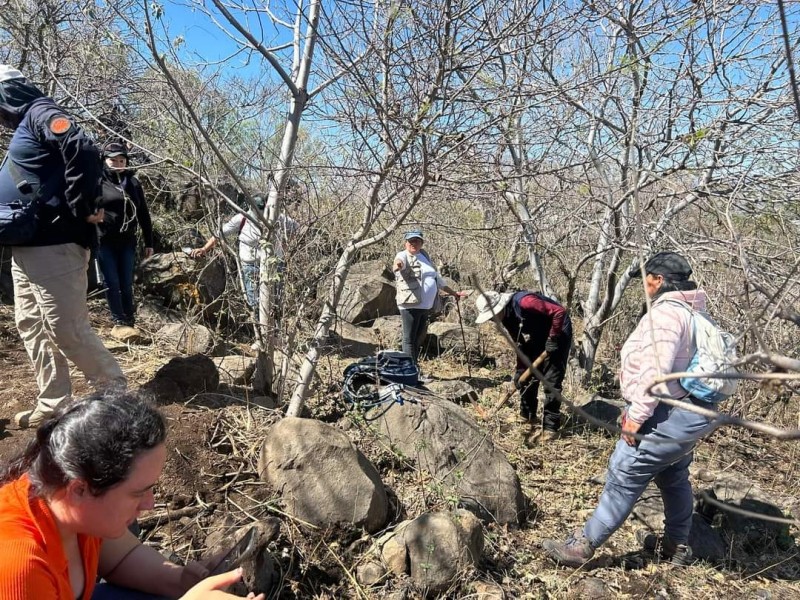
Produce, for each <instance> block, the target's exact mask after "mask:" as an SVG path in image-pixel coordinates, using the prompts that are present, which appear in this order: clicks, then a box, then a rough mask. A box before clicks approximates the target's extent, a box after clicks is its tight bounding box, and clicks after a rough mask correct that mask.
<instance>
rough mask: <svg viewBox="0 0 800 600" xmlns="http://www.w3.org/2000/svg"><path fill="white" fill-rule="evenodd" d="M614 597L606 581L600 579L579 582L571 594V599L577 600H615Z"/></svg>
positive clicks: (588, 578) (587, 578)
mask: <svg viewBox="0 0 800 600" xmlns="http://www.w3.org/2000/svg"><path fill="white" fill-rule="evenodd" d="M613 597H614V595H613V594H612V593H611V590H609V589H608V586H607V585H606V583H605V581H603V580H602V579H600V578H599V577H586V578H584V579H581V580H580V581H578V582H577V583H576V584H575V585H574V586H572V589H571V590H570V592H569V598H574V599H575V600H578V599H580V600H603V599H604V598H613Z"/></svg>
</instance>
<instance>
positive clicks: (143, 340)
mask: <svg viewBox="0 0 800 600" xmlns="http://www.w3.org/2000/svg"><path fill="white" fill-rule="evenodd" d="M111 337H112V338H114V339H115V340H118V341H120V342H122V343H123V344H149V343H150V338H148V337H147V336H145V335H143V334H142V332H141V331H140V330H139V329H137V328H136V327H128V326H126V325H115V326H114V327H113V328H112V329H111Z"/></svg>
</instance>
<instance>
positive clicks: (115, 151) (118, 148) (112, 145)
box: [103, 142, 128, 158]
mask: <svg viewBox="0 0 800 600" xmlns="http://www.w3.org/2000/svg"><path fill="white" fill-rule="evenodd" d="M103 156H104V157H105V158H111V157H113V156H124V157H125V158H128V149H127V148H126V147H125V144H122V143H120V142H108V143H107V144H106V145H105V146H103Z"/></svg>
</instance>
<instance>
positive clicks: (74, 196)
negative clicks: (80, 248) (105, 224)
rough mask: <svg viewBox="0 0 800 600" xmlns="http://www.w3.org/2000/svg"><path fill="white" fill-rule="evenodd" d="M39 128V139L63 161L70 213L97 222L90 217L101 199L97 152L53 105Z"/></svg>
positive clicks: (100, 168) (99, 160)
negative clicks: (57, 152)
mask: <svg viewBox="0 0 800 600" xmlns="http://www.w3.org/2000/svg"><path fill="white" fill-rule="evenodd" d="M39 128H40V134H41V135H42V137H43V138H44V139H45V140H46V141H47V142H48V143H49V144H51V145H52V146H54V147H55V148H57V149H58V151H59V153H60V154H61V157H62V159H63V161H64V176H65V178H66V182H67V187H66V190H65V198H66V201H67V205H68V206H69V208H70V211H71V212H72V214H73V215H74V216H75V217H76V218H77V219H80V220H81V221H87V222H90V223H92V222H94V223H96V222H99V221H98V220H97V219H93V217H94V216H95V214H96V213H97V198H98V197H99V196H100V177H101V173H102V162H101V159H100V151H99V150H98V149H97V147H96V146H95V145H94V144H93V143H92V142H91V140H89V138H88V137H86V135H85V134H84V133H83V131H81V129H80V128H79V127H78V126H77V125H75V124H74V123H73V122H72V119H70V118H69V117H68V116H67V115H66V114H65V113H64V111H62V110H61V109H60V108H59V107H58V106H57V105H55V104H54V105H53V106H51V107H48V109H47V110H45V111H43V112H42V114H41V119H39ZM100 221H102V219H100Z"/></svg>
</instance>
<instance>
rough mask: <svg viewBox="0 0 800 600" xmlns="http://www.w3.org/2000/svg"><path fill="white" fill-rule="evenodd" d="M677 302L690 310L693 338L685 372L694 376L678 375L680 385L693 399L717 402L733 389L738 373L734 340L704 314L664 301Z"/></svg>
mask: <svg viewBox="0 0 800 600" xmlns="http://www.w3.org/2000/svg"><path fill="white" fill-rule="evenodd" d="M667 301H668V302H672V303H673V304H679V305H680V306H682V307H683V308H685V309H686V310H688V311H689V313H690V314H691V323H692V339H693V340H694V344H695V347H696V348H697V349H696V350H695V353H694V355H693V356H692V358H691V360H690V361H689V366H687V367H686V372H687V373H693V374H696V375H697V376H695V377H681V379H680V384H681V387H683V389H685V390H686V391H687V392H688V393H689V394H691V395H692V396H693V397H694V398H697V399H698V400H701V401H703V402H710V403H712V404H717V403H719V402H722V401H723V400H725V399H727V398H729V397H730V396H732V395H733V394H734V392H735V391H736V387H737V385H738V383H739V382H738V380H737V379H735V377H734V376H735V375H737V374H738V372H737V370H736V368H735V367H734V366H733V363H734V362H736V358H737V355H736V340H735V338H734V337H733V335H731V334H730V333H728V332H727V331H724V330H723V329H721V328H720V326H719V325H717V323H716V322H715V321H714V320H713V319H712V318H711V317H710V316H709V315H707V314H706V313H703V312H700V311H697V310H694V309H693V308H692V307H691V306H689V305H688V304H687V303H686V302H683V301H681V300H677V299H672V298H670V299H669V300H667ZM705 373H719V374H724V375H728V376H729V377H726V378H721V377H702V376H701V375H703V374H705Z"/></svg>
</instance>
